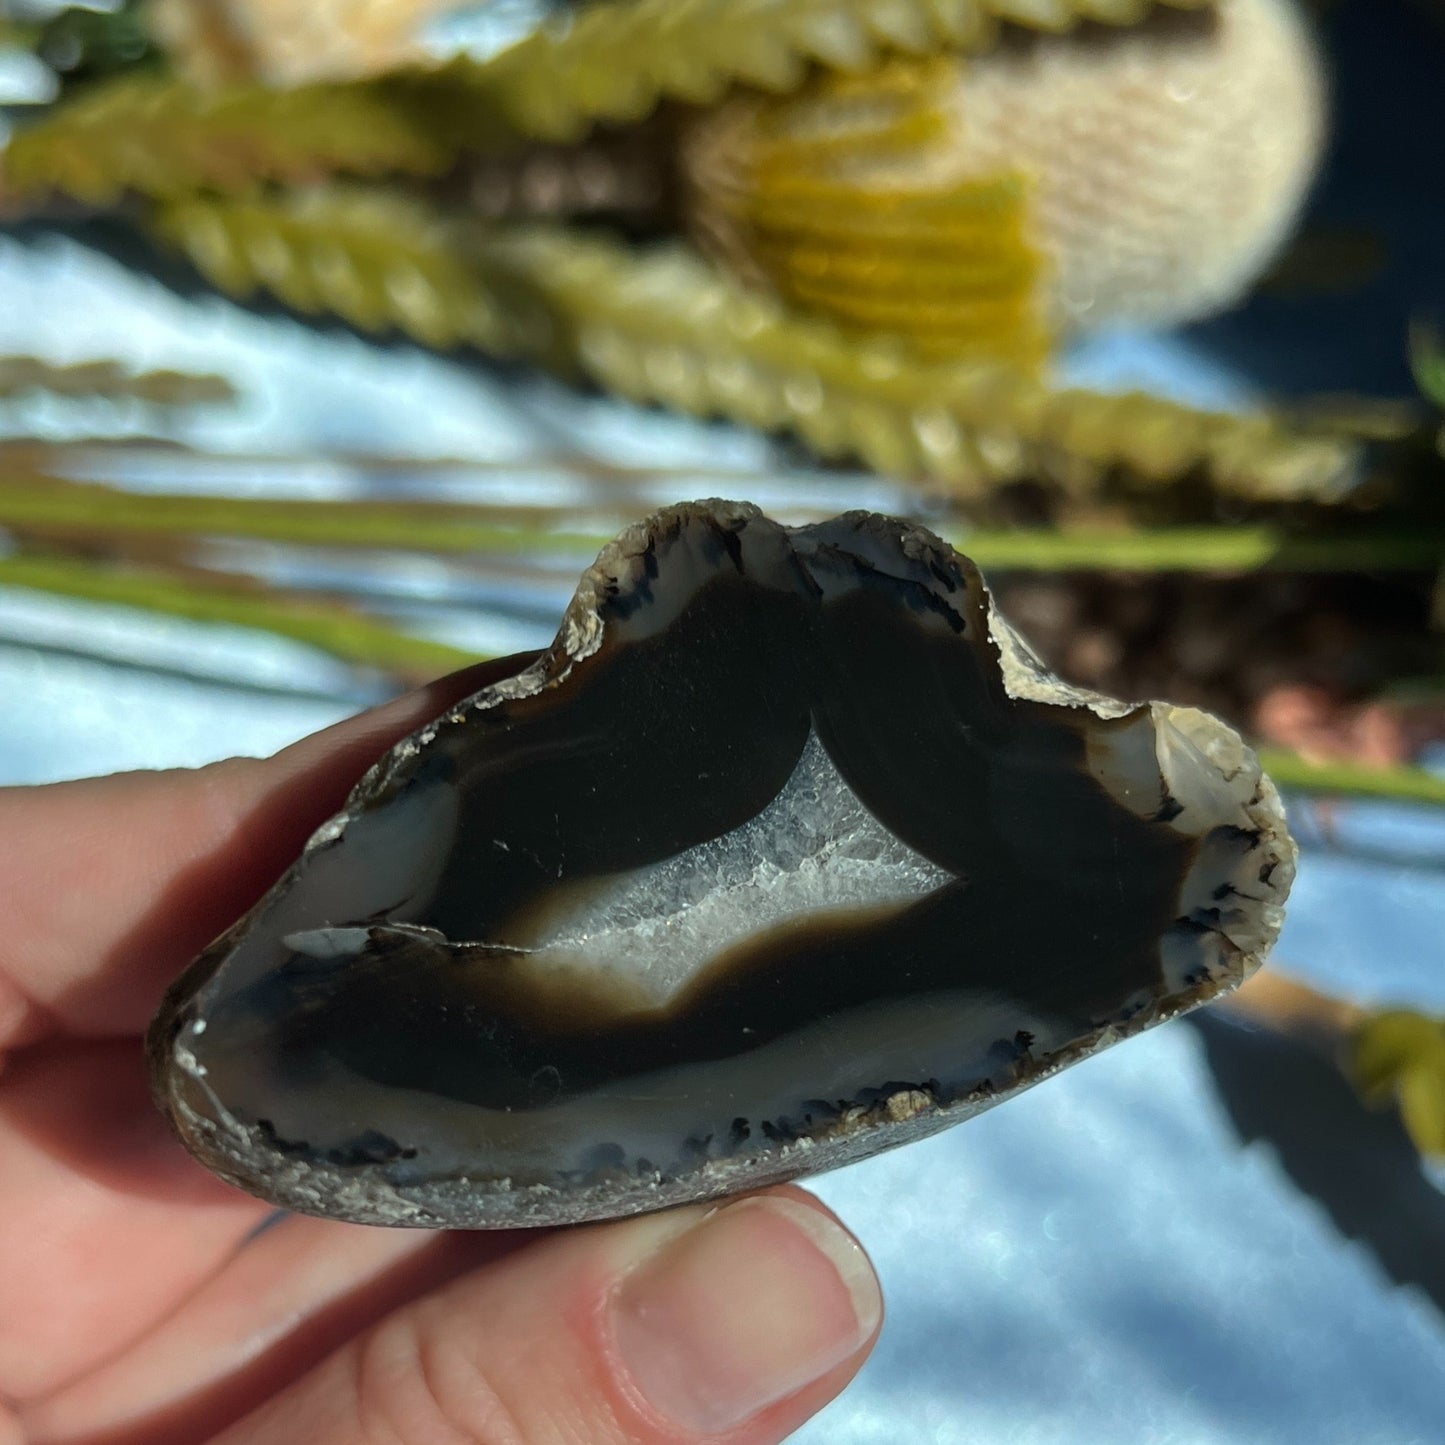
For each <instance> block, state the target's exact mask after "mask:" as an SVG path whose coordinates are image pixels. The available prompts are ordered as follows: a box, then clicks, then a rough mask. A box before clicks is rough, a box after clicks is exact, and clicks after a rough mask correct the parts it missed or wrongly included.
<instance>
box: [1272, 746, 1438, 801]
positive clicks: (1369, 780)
mask: <svg viewBox="0 0 1445 1445" xmlns="http://www.w3.org/2000/svg"><path fill="white" fill-rule="evenodd" d="M1259 760H1260V762H1261V763H1262V764H1263V765H1264V770H1265V772H1267V773H1268V774H1269V775H1270V777H1271V778H1273V779H1274V781H1275V783H1276V784H1277V785H1278V786H1279V787H1281V788H1297V789H1299V790H1300V791H1301V792H1306V793H1327V794H1330V793H1332V794H1337V795H1340V796H1347V797H1358V798H1381V799H1386V800H1388V801H1391V802H1397V803H1430V804H1440V803H1445V777H1440V776H1438V775H1437V774H1435V773H1427V772H1426V771H1425V770H1424V769H1423V768H1410V767H1394V768H1377V767H1371V766H1369V765H1368V764H1365V763H1347V762H1331V763H1312V762H1307V761H1306V760H1305V759H1304V758H1302V757H1300V756H1299V755H1298V754H1297V753H1287V752H1283V751H1281V750H1280V749H1277V748H1261V749H1260V753H1259Z"/></svg>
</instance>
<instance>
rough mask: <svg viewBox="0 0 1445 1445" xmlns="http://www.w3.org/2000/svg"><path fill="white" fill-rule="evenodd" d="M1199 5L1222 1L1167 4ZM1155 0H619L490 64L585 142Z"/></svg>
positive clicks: (519, 118) (538, 116)
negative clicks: (1012, 29) (817, 71)
mask: <svg viewBox="0 0 1445 1445" xmlns="http://www.w3.org/2000/svg"><path fill="white" fill-rule="evenodd" d="M1161 3H1162V4H1163V5H1165V6H1168V7H1169V8H1173V9H1198V8H1201V7H1203V6H1207V5H1209V4H1211V3H1212V0H1161ZM1155 8H1156V5H1155V4H1154V3H1153V0H784V3H777V0H618V3H613V4H609V5H597V6H594V7H590V8H587V9H584V10H582V11H581V12H580V13H568V14H566V15H564V16H562V17H559V19H558V21H557V22H556V23H554V24H551V25H546V26H543V27H542V28H541V29H540V30H539V31H537V32H536V33H535V34H534V35H532V36H530V37H528V38H527V39H526V40H524V41H522V42H521V43H520V44H518V45H515V46H513V47H512V48H511V49H509V50H506V51H504V52H503V53H502V54H501V55H499V56H498V57H496V58H495V59H494V60H492V61H491V62H489V63H488V65H487V66H486V68H485V74H484V79H485V81H486V83H487V85H488V87H489V89H490V91H491V93H492V94H493V96H494V97H495V100H496V103H497V105H498V108H499V109H500V110H501V112H502V113H503V114H504V115H505V116H506V117H507V119H508V120H509V121H510V122H511V123H512V124H513V125H514V126H515V127H516V128H517V129H518V130H519V131H521V132H522V133H524V134H526V135H529V136H533V137H536V138H537V139H539V140H575V139H578V138H580V137H581V136H583V135H585V134H586V133H587V131H588V130H589V129H590V128H591V127H592V126H593V125H594V124H595V123H597V122H598V121H606V122H609V123H611V124H628V123H631V122H633V121H638V120H641V119H643V117H645V116H647V115H649V114H650V113H651V112H652V111H653V110H654V109H655V108H656V106H657V105H658V103H659V102H660V101H662V100H664V99H670V100H679V101H685V102H687V103H688V104H691V105H711V104H712V103H713V102H715V101H716V100H718V99H719V97H721V96H722V95H723V94H724V93H725V92H726V91H728V90H730V89H732V88H733V87H734V86H737V85H749V86H755V87H757V88H758V89H760V90H768V91H775V92H781V91H789V90H793V89H795V88H796V87H797V85H798V84H799V83H800V82H801V80H802V79H803V77H804V75H805V74H806V73H807V70H808V67H809V66H810V65H814V64H817V65H821V66H824V67H826V68H827V69H830V70H839V71H861V70H867V69H868V68H870V67H871V66H874V65H876V64H878V63H879V61H880V60H882V59H883V58H884V57H885V56H887V55H889V54H902V55H929V54H933V53H936V52H939V51H944V50H948V51H959V52H964V53H971V54H978V53H982V52H984V51H987V50H989V49H990V48H992V46H993V45H994V44H995V43H996V41H997V37H998V30H999V25H1000V22H1007V23H1010V24H1015V25H1020V26H1026V27H1028V28H1030V29H1034V30H1043V31H1050V32H1063V31H1067V30H1070V29H1072V28H1073V27H1074V26H1076V25H1079V24H1080V23H1082V22H1085V21H1096V22H1099V23H1102V24H1107V25H1133V24H1137V23H1138V22H1139V21H1140V20H1142V19H1143V18H1144V17H1145V16H1146V15H1148V14H1149V12H1150V11H1151V10H1153V9H1155Z"/></svg>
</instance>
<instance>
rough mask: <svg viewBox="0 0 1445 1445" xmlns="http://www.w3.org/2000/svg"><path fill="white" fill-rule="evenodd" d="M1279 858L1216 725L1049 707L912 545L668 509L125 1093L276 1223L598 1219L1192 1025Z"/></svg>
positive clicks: (1253, 775) (311, 851)
mask: <svg viewBox="0 0 1445 1445" xmlns="http://www.w3.org/2000/svg"><path fill="white" fill-rule="evenodd" d="M1293 863H1294V849H1293V845H1292V843H1291V841H1290V839H1289V837H1288V834H1287V832H1286V830H1285V826H1284V820H1283V815H1282V812H1281V808H1280V804H1279V800H1278V797H1277V795H1276V793H1275V791H1274V788H1273V787H1272V785H1271V784H1270V783H1269V781H1268V780H1267V779H1266V778H1265V777H1264V776H1263V775H1262V774H1261V772H1260V769H1259V765H1258V763H1257V762H1256V760H1255V758H1254V756H1253V754H1252V753H1250V751H1249V750H1248V749H1247V748H1246V747H1245V746H1244V745H1243V744H1242V743H1241V741H1240V739H1239V737H1238V736H1237V735H1236V734H1235V733H1234V732H1232V731H1231V730H1230V729H1229V728H1227V727H1226V726H1224V725H1223V724H1222V723H1220V722H1218V721H1217V720H1215V719H1214V718H1211V717H1209V716H1207V715H1206V714H1203V713H1200V712H1197V711H1194V710H1192V709H1186V708H1175V707H1170V706H1168V705H1167V704H1163V703H1151V704H1147V705H1144V706H1128V705H1124V704H1121V703H1115V702H1111V701H1108V700H1107V699H1103V698H1100V697H1097V696H1095V695H1092V694H1088V693H1084V692H1081V691H1079V690H1076V689H1074V688H1071V687H1068V686H1067V685H1065V684H1063V683H1060V682H1059V681H1057V680H1056V679H1054V678H1052V677H1051V676H1050V675H1049V674H1048V673H1047V672H1046V671H1045V670H1044V668H1043V667H1042V666H1041V665H1040V664H1039V662H1038V661H1037V659H1036V658H1035V657H1034V656H1033V655H1032V654H1031V653H1030V652H1029V650H1028V648H1027V647H1026V646H1025V645H1024V644H1023V643H1022V642H1021V641H1020V640H1019V639H1018V638H1017V637H1016V636H1015V634H1014V633H1013V632H1012V631H1011V630H1010V629H1009V627H1008V626H1007V624H1006V623H1005V622H1004V621H1003V620H1002V619H1001V618H1000V617H999V616H998V615H997V614H996V613H995V612H993V611H992V610H991V607H990V602H989V597H988V593H987V591H986V589H985V587H984V584H983V581H982V579H981V577H980V576H979V573H978V571H977V569H976V568H974V566H973V565H972V564H971V563H970V562H968V561H967V560H966V559H964V558H963V557H960V556H959V555H958V554H957V553H955V552H954V551H952V550H951V549H950V548H949V547H948V546H947V545H946V544H944V543H943V542H941V541H940V540H939V539H938V538H937V537H935V536H933V535H932V534H930V533H929V532H926V531H924V530H923V529H921V528H919V527H914V526H911V525H908V524H905V523H901V522H897V521H893V520H890V519H887V518H884V517H879V516H874V515H870V514H867V513H851V514H849V515H846V516H842V517H838V518H836V519H834V520H833V521H830V522H824V523H821V524H819V525H816V526H811V527H802V528H798V529H793V530H790V529H787V528H784V527H781V526H778V525H777V524H775V523H773V522H771V521H769V520H768V519H767V518H766V517H764V516H763V515H762V514H761V513H760V512H758V511H757V509H756V508H754V507H751V506H747V505H742V504H736V503H728V502H701V503H696V504H691V505H684V506H679V507H675V508H673V509H671V510H668V511H665V512H662V513H660V514H659V515H657V516H656V517H654V518H652V519H651V520H649V521H647V522H645V523H642V524H641V525H639V526H636V527H633V528H632V529H630V530H629V531H627V532H625V533H624V534H623V535H622V536H621V537H620V538H618V540H617V541H616V542H614V543H612V544H611V545H610V546H608V547H607V548H606V549H605V550H604V551H603V553H602V554H601V556H600V557H599V558H598V559H597V562H596V564H595V565H594V566H593V567H592V568H591V569H590V570H589V571H588V572H587V573H586V574H585V575H584V577H583V578H582V582H581V586H580V588H579V590H578V592H577V595H576V597H575V598H574V600H573V602H572V604H571V606H570V608H569V609H568V611H567V614H566V616H565V618H564V620H563V623H562V627H561V631H560V632H559V634H558V637H557V640H556V641H555V643H554V644H553V645H552V647H551V648H550V649H549V650H548V651H547V652H545V653H544V654H542V655H541V656H540V657H539V658H538V659H537V660H536V661H535V662H533V663H532V664H531V665H530V666H528V667H527V668H526V669H525V670H524V671H521V672H519V673H517V674H516V675H515V676H512V677H509V678H507V679H506V680H504V681H502V682H499V683H496V684H495V685H493V686H491V687H488V688H486V689H485V690H483V691H482V692H479V693H477V694H476V695H475V696H473V697H471V698H469V699H468V700H466V701H465V702H463V703H462V704H460V705H459V706H457V707H456V708H454V709H453V710H452V711H451V712H449V713H447V714H446V715H445V716H443V717H441V718H439V719H437V720H436V721H435V722H433V723H432V724H430V725H429V726H427V727H425V728H423V729H422V730H421V731H420V732H418V733H416V734H414V735H413V736H412V737H410V738H407V739H406V740H405V741H404V742H402V743H400V744H399V745H398V746H397V747H395V748H394V749H393V750H392V751H391V752H390V753H388V754H387V755H386V756H385V757H384V758H383V759H382V760H381V761H380V762H379V763H378V764H377V765H376V766H375V767H374V768H372V770H371V771H370V772H369V773H368V774H367V775H366V777H365V778H363V779H362V781H361V782H360V784H359V785H358V786H357V788H356V789H355V791H354V792H353V793H352V795H351V798H350V799H349V801H348V803H347V806H346V808H345V810H344V811H343V812H341V813H339V814H338V815H337V816H336V817H334V818H332V819H331V820H330V821H329V822H327V823H326V824H325V825H324V826H323V827H322V828H321V829H320V830H319V831H318V832H317V833H316V834H315V836H314V837H313V838H312V839H311V841H310V842H309V843H308V844H307V846H306V849H305V851H304V853H303V854H302V856H301V858H300V859H299V860H298V861H297V862H296V864H295V865H294V866H293V867H292V868H291V869H290V871H289V872H287V874H286V875H285V876H284V877H283V878H282V879H281V880H280V882H278V883H277V884H276V886H275V887H274V888H273V889H272V890H271V892H270V893H269V894H268V895H267V896H266V898H265V899H263V900H262V902H261V903H260V904H259V905H258V906H257V907H256V908H255V909H253V910H252V912H251V913H250V914H249V915H248V916H247V917H246V918H244V919H242V920H241V922H240V923H238V924H237V925H236V926H235V927H234V928H233V929H231V930H230V932H228V933H227V934H226V935H225V936H224V937H222V938H221V939H219V940H218V941H217V942H216V943H215V944H214V945H213V946H212V947H211V948H210V949H209V950H208V951H207V952H206V953H205V954H204V955H203V956H202V957H201V958H200V959H198V960H197V962H196V963H195V964H194V965H193V966H192V968H191V969H190V970H189V971H188V972H187V974H186V975H185V976H184V977H183V978H182V979H181V980H179V982H178V983H177V984H176V986H175V987H174V988H173V989H172V990H171V992H170V994H169V995H168V997H167V999H166V1002H165V1004H164V1006H163V1008H162V1010H161V1012H160V1014H159V1016H158V1017H157V1019H156V1022H155V1024H154V1026H153V1028H152V1033H151V1040H150V1048H151V1055H152V1065H153V1077H154V1083H155V1089H156V1093H157V1097H158V1099H159V1100H160V1103H161V1105H162V1107H163V1108H164V1109H165V1110H166V1111H167V1113H168V1114H169V1115H170V1117H171V1119H172V1120H173V1121H174V1123H175V1126H176V1128H177V1129H178V1130H179V1131H180V1134H181V1136H182V1138H183V1139H184V1140H185V1142H186V1144H187V1145H188V1147H189V1148H190V1149H191V1150H192V1151H193V1152H194V1153H195V1154H196V1155H197V1156H198V1157H199V1158H200V1159H201V1160H203V1161H204V1162H205V1163H206V1164H207V1165H208V1166H209V1167H210V1168H211V1169H213V1170H215V1171H216V1172H217V1173H218V1174H221V1175H222V1176H223V1177H225V1178H227V1179H229V1180H231V1181H232V1182H234V1183H236V1184H238V1185H240V1186H241V1187H242V1188H244V1189H248V1190H250V1191H252V1192H253V1193H256V1194H259V1195H261V1196H262V1197H264V1198H266V1199H269V1200H272V1201H274V1202H275V1203H277V1204H279V1205H283V1206H285V1207H286V1208H289V1209H296V1210H302V1211H305V1212H308V1213H315V1214H323V1215H330V1216H333V1217H337V1218H342V1219H350V1220H356V1221H359V1222H364V1223H373V1224H401V1225H419V1226H460V1227H489V1226H512V1225H523V1224H556V1223H565V1222H572V1221H578V1220H584V1219H593V1218H600V1217H605V1216H610V1215H619V1214H627V1213H633V1212H637V1211H641V1210H646V1209H653V1208H658V1207H661V1206H663V1205H669V1204H675V1203H680V1202H683V1201H687V1200H695V1199H701V1198H707V1197H710V1196H715V1195H720V1194H724V1193H728V1192H732V1191H736V1190H739V1189H743V1188H750V1187H754V1186H758V1185H761V1184H764V1183H768V1182H772V1181H776V1180H782V1179H787V1178H793V1177H796V1176H798V1175H801V1174H806V1173H810V1172H813V1171H817V1170H821V1169H827V1168H832V1167H834V1166H836V1165H840V1164H845V1163H848V1162H850V1161H852V1160H855V1159H859V1158H861V1157H863V1156H865V1155H868V1154H872V1153H875V1152H877V1151H878V1150H881V1149H884V1148H888V1147H890V1146H892V1145H895V1144H901V1143H904V1142H906V1141H908V1140H911V1139H917V1138H919V1137H921V1136H923V1135H926V1134H930V1133H932V1132H934V1131H935V1130H938V1129H941V1128H943V1127H944V1126H945V1125H948V1124H951V1123H955V1122H957V1121H959V1120H961V1119H965V1118H968V1117H969V1116H970V1115H972V1114H975V1113H978V1112H979V1111H980V1110H982V1109H984V1108H986V1107H988V1106H990V1105H992V1104H995V1103H997V1102H999V1101H1000V1100H1002V1099H1005V1098H1008V1097H1009V1096H1010V1095H1012V1094H1015V1093H1018V1092H1019V1091H1020V1090H1022V1089H1023V1088H1025V1087H1027V1086H1029V1085H1030V1084H1033V1083H1035V1082H1037V1081H1038V1080H1039V1079H1041V1078H1044V1077H1045V1076H1047V1075H1049V1074H1051V1073H1054V1072H1057V1071H1058V1070H1059V1069H1061V1068H1063V1067H1064V1066H1066V1065H1067V1064H1069V1063H1072V1062H1074V1061H1076V1060H1078V1059H1082V1058H1084V1057H1086V1056H1088V1055H1090V1054H1092V1053H1095V1052H1097V1051H1098V1050H1100V1049H1102V1048H1104V1047H1106V1046H1107V1045H1108V1044H1110V1043H1113V1042H1114V1041H1116V1040H1117V1039H1120V1038H1123V1037H1125V1036H1127V1035H1130V1034H1134V1033H1137V1032H1138V1031H1140V1030H1141V1029H1143V1028H1145V1027H1147V1026H1148V1025H1150V1024H1154V1023H1157V1022H1159V1021H1160V1020H1163V1019H1167V1018H1169V1017H1171V1016H1173V1015H1175V1014H1177V1013H1180V1012H1182V1011H1183V1010H1185V1009H1187V1008H1191V1007H1193V1006H1194V1005H1196V1004H1199V1003H1201V1002H1204V1001H1205V1000H1207V999H1209V998H1211V997H1213V996H1214V995H1216V994H1218V993H1219V992H1221V991H1222V990H1224V989H1227V988H1229V987H1231V986H1233V985H1234V984H1237V983H1238V982H1240V981H1241V979H1243V978H1244V977H1245V976H1246V975H1247V974H1248V973H1249V972H1250V971H1251V970H1252V969H1253V968H1254V967H1255V966H1256V964H1257V963H1258V962H1259V960H1260V958H1261V956H1262V955H1263V954H1264V952H1265V951H1266V950H1267V949H1268V947H1269V945H1270V944H1271V942H1272V941H1273V939H1274V937H1275V935H1276V933H1277V931H1278V928H1279V925H1280V922H1281V917H1282V904H1283V902H1284V899H1285V895H1286V892H1287V890H1288V887H1289V884H1290V880H1291V877H1292V874H1293Z"/></svg>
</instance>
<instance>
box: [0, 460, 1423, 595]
mask: <svg viewBox="0 0 1445 1445" xmlns="http://www.w3.org/2000/svg"><path fill="white" fill-rule="evenodd" d="M582 515H583V516H585V517H586V520H587V521H588V522H595V523H596V524H597V525H595V526H588V525H585V524H584V525H583V526H582V527H574V526H566V527H557V526H553V525H550V524H549V523H550V519H552V518H553V517H568V518H571V517H576V516H578V513H576V512H574V511H569V512H565V513H551V512H549V511H548V510H547V509H544V508H535V507H533V508H528V507H490V506H482V505H466V504H452V503H439V502H353V501H312V500H302V499H260V498H242V497H223V496H196V495H191V494H173V493H153V492H142V493H137V492H127V491H122V490H120V489H118V488H114V487H108V486H103V485H100V484H96V483H82V482H70V481H62V480H58V479H53V478H47V477H20V478H12V479H8V480H6V479H3V477H0V526H10V527H13V528H18V529H25V528H31V529H43V530H44V531H45V532H46V533H47V534H49V535H55V534H57V533H63V532H64V531H65V530H66V529H74V530H75V531H78V532H79V531H83V532H85V533H87V534H92V535H93V534H96V533H105V532H110V533H126V534H134V535H142V536H184V537H208V536H209V537H231V538H248V539H254V540H257V541H268V542H280V543H288V544H291V545H296V546H324V547H361V548H378V549H388V550H397V551H411V552H427V553H436V554H445V555H456V554H466V553H508V554H517V553H528V552H535V553H544V554H554V555H555V554H557V553H562V554H565V555H576V556H578V557H587V556H590V555H591V554H592V553H594V552H596V551H598V549H599V548H601V547H602V546H603V545H604V544H605V543H606V542H607V541H608V540H609V539H610V538H611V536H612V535H613V533H614V532H615V531H616V526H617V523H618V522H619V521H620V520H625V519H624V518H619V517H617V516H614V515H613V514H612V513H611V512H608V513H605V514H602V515H600V516H599V515H596V514H591V515H589V514H585V513H584V514H582ZM948 535H949V540H950V542H951V543H952V544H953V545H954V546H956V547H958V549H959V550H960V551H962V552H964V553H966V554H967V555H968V556H970V557H972V558H973V560H974V561H975V562H977V563H978V564H979V565H980V566H981V567H983V568H985V569H993V570H998V571H1051V570H1067V571H1097V570H1111V571H1112V570H1120V571H1148V572H1159V571H1173V572H1253V571H1259V570H1263V569H1265V568H1268V569H1270V570H1275V571H1294V572H1344V571H1353V570H1360V569H1369V570H1372V571H1417V570H1420V571H1423V570H1428V569H1431V568H1434V567H1437V566H1439V565H1440V563H1441V561H1442V559H1445V531H1440V530H1436V529H1430V528H1417V529H1416V530H1414V531H1404V530H1400V529H1389V530H1384V529H1376V530H1366V529H1361V530H1359V531H1356V532H1342V533H1335V534H1325V535H1319V536H1292V535H1290V534H1289V533H1288V532H1286V531H1284V530H1283V529H1281V528H1277V527H1270V526H1255V527H1171V528H1156V529H1151V530H1145V531H1135V532H1128V531H1109V530H1104V529H1088V530H1072V531H1068V532H1044V531H1008V530H993V529H987V530H977V531H968V530H960V529H956V528H955V529H950V530H949V534H948Z"/></svg>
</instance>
